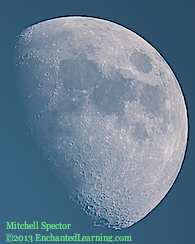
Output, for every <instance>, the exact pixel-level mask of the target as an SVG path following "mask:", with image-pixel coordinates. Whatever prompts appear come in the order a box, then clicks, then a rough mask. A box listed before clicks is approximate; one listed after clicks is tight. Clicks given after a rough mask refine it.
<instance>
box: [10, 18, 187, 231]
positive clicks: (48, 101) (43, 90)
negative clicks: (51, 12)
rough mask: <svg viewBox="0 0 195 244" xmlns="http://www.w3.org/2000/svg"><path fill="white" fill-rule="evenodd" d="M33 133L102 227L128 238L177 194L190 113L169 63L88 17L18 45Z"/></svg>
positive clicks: (50, 24)
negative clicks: (128, 233) (173, 191)
mask: <svg viewBox="0 0 195 244" xmlns="http://www.w3.org/2000/svg"><path fill="white" fill-rule="evenodd" d="M14 64H15V67H16V71H17V74H18V83H19V86H20V88H21V94H22V99H23V102H24V105H25V110H26V113H27V115H28V119H27V124H28V126H29V128H30V129H31V132H32V134H33V135H34V136H35V138H36V140H37V142H38V143H39V145H40V146H41V147H42V148H43V152H44V154H45V155H46V157H47V160H48V162H50V164H51V165H52V167H53V168H54V171H55V174H56V176H57V177H58V179H60V180H61V181H62V182H63V184H64V185H65V188H66V189H67V190H68V191H69V193H70V196H71V199H72V200H73V201H74V202H76V203H77V204H78V205H79V206H80V208H81V209H82V210H83V211H84V212H85V213H86V214H88V215H89V216H91V217H92V219H93V221H94V225H95V226H103V227H104V226H107V227H108V228H113V229H115V230H120V229H123V228H128V227H130V226H131V225H133V224H134V223H136V222H138V221H139V220H141V219H142V218H144V217H145V216H146V215H147V214H148V213H149V212H151V211H152V210H153V209H154V208H155V207H156V206H157V205H158V204H159V203H160V201H161V200H162V199H163V198H164V197H165V195H166V194H167V192H168V191H169V190H170V188H171V186H172V185H173V183H174V181H175V179H176V177H177V175H178V172H179V170H180V168H181V165H182V161H183V158H184V153H185V148H186V142H187V129H188V128H187V113H186V107H185V102H184V98H183V95H182V92H181V89H180V87H179V84H178V81H177V79H176V77H175V76H174V74H173V72H172V70H171V69H170V67H169V66H168V64H167V63H166V62H165V60H164V59H163V58H162V57H161V55H160V54H159V53H158V52H157V51H156V50H155V49H154V48H153V47H152V46H151V45H150V44H148V43H147V42H146V41H145V40H144V39H142V38H141V37H139V36H138V35H136V34H135V33H134V32H132V31H130V30H128V29H126V28H124V27H122V26H120V25H117V24H115V23H112V22H109V21H106V20H102V19H97V18H88V17H63V18H56V19H51V20H47V21H44V22H40V23H38V24H35V25H32V26H30V27H28V28H26V29H25V30H23V31H22V32H21V34H20V35H19V36H18V37H17V40H16V45H15V63H14Z"/></svg>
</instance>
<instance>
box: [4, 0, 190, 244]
mask: <svg viewBox="0 0 195 244" xmlns="http://www.w3.org/2000/svg"><path fill="white" fill-rule="evenodd" d="M194 9H195V3H194V1H192V0H187V1H180V0H178V1H174V0H164V1H154V0H148V1H145V0H128V1H127V0H126V1H125V0H121V1H119V0H118V1H115V0H93V1H90V0H82V1H80V0H71V1H68V0H63V1H62V0H58V1H54V0H52V1H51V0H47V1H46V0H41V1H36V0H28V1H24V0H18V1H13V0H12V1H10V0H7V1H4V2H2V1H1V3H0V28H1V37H0V54H1V55H0V64H1V65H0V72H1V80H0V82H1V89H0V93H1V95H0V99H1V100H0V110H1V111H0V114H1V117H0V118H1V119H0V124H1V126H0V131H1V132H0V145H1V171H0V174H1V177H0V179H1V185H0V186H1V193H0V194H1V201H0V205H1V217H0V233H1V235H0V240H1V243H5V235H6V234H7V233H8V231H7V230H6V229H5V228H6V222H7V221H10V222H11V221H19V222H24V221H27V222H29V223H30V222H32V221H39V222H40V223H41V222H42V221H46V222H48V223H59V222H64V223H71V225H72V229H71V231H70V233H80V234H81V235H99V234H100V233H102V234H104V235H113V236H115V235H123V236H124V235H131V236H132V239H133V242H132V243H135V244H143V243H150V244H153V243H154V244H156V243H158V244H161V243H163V244H164V243H171V244H175V243H177V244H180V243H193V241H192V240H193V233H194V228H193V227H194V217H195V211H194V206H195V194H194V187H195V180H194V171H195V164H194V152H193V148H194V143H195V142H194V138H195V135H194V133H195V132H194V129H193V126H192V125H193V124H194V122H195V121H194V120H195V117H194V114H195V113H194V104H195V100H194V99H195V96H194V94H193V91H194V64H195V46H194V43H195V29H194V24H195V15H194ZM68 15H85V16H94V17H98V18H103V19H107V20H110V21H113V22H115V23H118V24H120V25H123V26H125V27H127V28H129V29H131V30H133V31H134V32H136V33H137V34H139V35H140V36H142V37H143V38H144V39H146V40H147V41H148V42H149V43H151V44H152V45H153V46H154V47H155V48H156V49H157V50H158V51H159V52H160V53H161V55H162V56H163V57H164V58H165V60H166V61H167V62H168V63H169V65H170V66H171V68H172V70H173V71H174V73H175V74H176V76H177V78H178V80H179V83H180V85H181V88H182V91H183V93H184V96H185V100H186V104H187V108H188V115H189V141H188V148H187V152H186V156H185V161H184V164H183V166H182V169H181V171H180V174H179V176H178V178H177V180H176V182H175V184H174V185H173V187H172V189H171V191H170V192H169V193H168V195H167V197H166V198H165V199H164V200H163V201H162V202H161V203H160V204H159V205H158V206H157V207H156V208H155V209H154V210H153V211H152V212H151V213H150V214H149V215H148V216H147V217H146V218H144V219H143V220H141V221H140V222H138V223H137V224H135V225H134V226H132V227H131V228H129V229H126V230H123V231H120V232H118V233H116V232H115V231H113V230H108V229H101V228H95V227H93V225H92V220H91V219H90V218H89V217H88V216H86V215H85V214H84V213H83V212H82V211H80V210H79V209H78V208H77V206H76V205H74V204H72V202H70V201H69V200H68V195H67V194H66V192H65V191H64V188H63V186H62V184H61V183H60V182H59V181H57V180H56V177H55V176H54V175H53V172H52V171H51V170H50V168H49V167H48V165H47V162H45V161H44V158H43V155H42V150H41V149H40V148H39V147H38V146H37V142H36V141H35V140H34V139H33V138H31V136H30V131H29V129H28V128H27V127H26V126H25V124H24V123H23V121H24V115H23V113H21V107H20V106H21V105H20V96H19V94H18V92H17V89H18V87H17V83H16V82H15V77H14V74H13V64H12V58H13V42H14V39H15V36H16V35H17V34H19V33H20V31H21V30H22V29H24V28H25V27H27V26H29V25H31V24H34V23H37V22H39V21H43V20H45V19H50V18H54V17H59V16H68ZM9 232H10V231H9ZM34 233H36V232H33V231H32V230H31V231H30V230H28V231H23V232H20V231H18V230H15V231H13V234H16V235H20V234H22V235H26V234H27V235H29V234H34ZM40 233H41V232H40ZM70 233H69V234H70ZM42 234H45V232H42ZM55 234H56V235H59V234H60V235H62V234H63V233H62V232H58V231H57V232H55Z"/></svg>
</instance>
